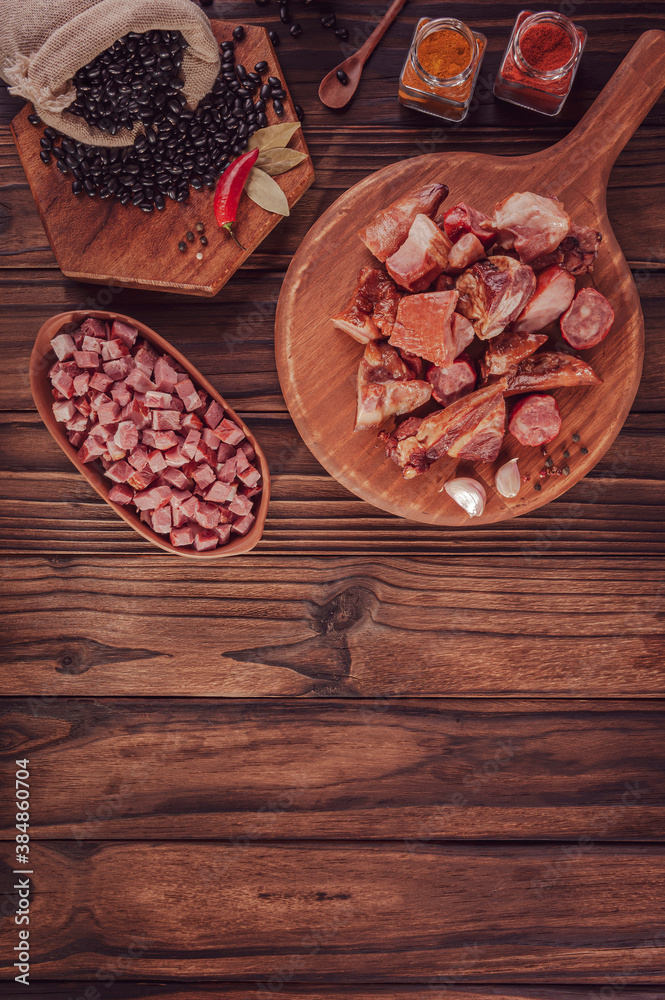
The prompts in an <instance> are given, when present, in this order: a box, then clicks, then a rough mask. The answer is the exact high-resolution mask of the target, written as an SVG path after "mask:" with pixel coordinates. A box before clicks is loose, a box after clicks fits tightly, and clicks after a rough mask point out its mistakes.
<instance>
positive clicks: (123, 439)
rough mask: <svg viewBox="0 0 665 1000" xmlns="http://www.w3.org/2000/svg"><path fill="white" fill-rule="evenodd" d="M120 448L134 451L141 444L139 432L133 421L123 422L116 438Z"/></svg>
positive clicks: (116, 433)
mask: <svg viewBox="0 0 665 1000" xmlns="http://www.w3.org/2000/svg"><path fill="white" fill-rule="evenodd" d="M114 440H115V443H116V444H117V446H118V448H123V449H124V450H125V451H132V450H133V449H134V448H136V446H137V445H138V443H139V432H138V428H137V426H136V424H135V423H134V422H133V421H132V420H121V421H120V423H119V424H118V429H117V431H116V432H115V436H114Z"/></svg>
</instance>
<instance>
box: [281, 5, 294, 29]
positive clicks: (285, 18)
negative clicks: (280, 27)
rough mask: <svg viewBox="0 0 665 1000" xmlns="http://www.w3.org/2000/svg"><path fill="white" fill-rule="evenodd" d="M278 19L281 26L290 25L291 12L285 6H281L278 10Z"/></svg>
mask: <svg viewBox="0 0 665 1000" xmlns="http://www.w3.org/2000/svg"><path fill="white" fill-rule="evenodd" d="M279 19H280V21H281V22H282V24H291V11H290V10H289V8H288V7H287V5H286V4H283V5H281V6H280V8H279Z"/></svg>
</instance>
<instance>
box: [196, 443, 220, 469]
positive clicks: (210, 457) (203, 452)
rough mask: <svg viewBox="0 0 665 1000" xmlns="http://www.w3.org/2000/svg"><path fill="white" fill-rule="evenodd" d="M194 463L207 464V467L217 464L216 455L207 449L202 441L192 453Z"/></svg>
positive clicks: (210, 449)
mask: <svg viewBox="0 0 665 1000" xmlns="http://www.w3.org/2000/svg"><path fill="white" fill-rule="evenodd" d="M194 461H195V462H207V464H208V465H216V464H217V453H216V452H215V451H214V450H213V449H212V448H209V447H208V445H207V444H205V442H204V441H199V443H198V444H197V446H196V449H195V451H194Z"/></svg>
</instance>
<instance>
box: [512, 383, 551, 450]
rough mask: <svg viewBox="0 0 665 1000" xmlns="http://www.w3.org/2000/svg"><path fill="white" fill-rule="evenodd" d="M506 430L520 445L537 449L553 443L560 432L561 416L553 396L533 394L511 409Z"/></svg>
mask: <svg viewBox="0 0 665 1000" xmlns="http://www.w3.org/2000/svg"><path fill="white" fill-rule="evenodd" d="M508 430H509V431H510V433H511V434H512V435H513V437H514V438H517V440H518V441H519V443H520V444H524V445H527V447H531V448H538V447H540V445H542V444H547V443H548V442H549V441H553V440H554V438H555V437H556V436H557V434H558V433H559V431H560V430H561V414H560V413H559V407H558V406H557V405H556V400H555V398H554V396H548V395H547V393H542V394H541V393H534V394H533V395H532V396H525V397H524V399H520V401H519V402H518V403H516V404H515V406H514V407H513V412H512V413H511V414H510V422H509V424H508Z"/></svg>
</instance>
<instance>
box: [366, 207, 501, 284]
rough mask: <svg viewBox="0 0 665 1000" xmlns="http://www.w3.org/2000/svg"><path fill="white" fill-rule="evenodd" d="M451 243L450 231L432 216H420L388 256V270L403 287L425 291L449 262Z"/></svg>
mask: <svg viewBox="0 0 665 1000" xmlns="http://www.w3.org/2000/svg"><path fill="white" fill-rule="evenodd" d="M450 246H451V243H450V240H449V239H448V237H447V236H446V234H445V233H443V232H441V230H440V229H439V227H438V226H435V225H434V223H433V222H432V220H431V219H430V218H428V216H426V215H417V216H416V217H415V219H414V220H413V223H412V225H411V228H410V229H409V235H408V236H407V238H406V240H405V241H404V243H402V245H401V247H400V248H399V250H397V251H396V252H395V253H394V254H393V255H392V256H391V257H388V259H387V261H386V270H387V271H388V274H389V275H390V277H391V278H393V279H394V281H395V282H396V283H397V284H398V285H399V286H400V287H401V288H405V289H406V290H407V291H408V292H424V291H425V289H426V288H429V286H430V285H431V284H432V282H433V281H435V279H436V278H438V276H439V275H440V274H441V272H442V271H443V269H444V268H445V266H446V264H447V263H448V251H449V250H450ZM481 249H482V248H481Z"/></svg>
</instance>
